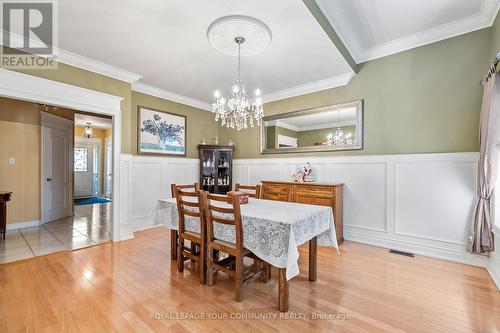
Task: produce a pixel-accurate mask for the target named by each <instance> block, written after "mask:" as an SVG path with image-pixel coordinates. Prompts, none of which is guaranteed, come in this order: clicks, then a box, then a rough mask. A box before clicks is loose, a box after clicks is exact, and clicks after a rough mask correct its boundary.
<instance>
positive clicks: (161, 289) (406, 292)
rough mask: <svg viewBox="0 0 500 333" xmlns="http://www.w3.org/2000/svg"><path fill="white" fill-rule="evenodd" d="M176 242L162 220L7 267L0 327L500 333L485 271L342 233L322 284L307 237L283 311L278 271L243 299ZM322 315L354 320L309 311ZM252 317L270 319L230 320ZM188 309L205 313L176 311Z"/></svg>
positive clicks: (323, 269)
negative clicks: (125, 236)
mask: <svg viewBox="0 0 500 333" xmlns="http://www.w3.org/2000/svg"><path fill="white" fill-rule="evenodd" d="M169 244H170V232H169V230H168V229H164V228H157V229H152V230H147V231H143V232H139V233H136V238H135V239H133V240H130V241H126V242H121V243H117V244H110V243H107V244H103V245H98V246H94V247H91V248H86V249H82V250H78V251H73V252H62V253H56V254H52V255H47V256H42V257H36V258H32V259H27V260H25V261H21V262H15V263H10V264H4V265H0V332H20V331H31V332H115V331H120V332H166V331H168V332H201V331H203V332H228V331H233V332H277V331H281V332H292V331H301V332H312V331H322V332H402V331H406V332H433V333H434V332H464V333H465V332H498V331H500V291H498V290H497V289H496V287H495V286H494V284H493V282H492V281H491V279H490V277H489V276H488V273H487V272H486V270H484V269H481V268H477V267H471V266H466V265H461V264H456V263H451V262H446V261H441V260H436V259H431V258H426V257H421V256H417V257H416V258H407V257H401V256H397V255H394V254H389V253H388V251H387V250H386V249H382V248H377V247H371V246H368V245H362V244H357V243H351V242H345V243H343V245H342V246H341V249H340V254H337V252H336V251H335V250H334V249H330V248H324V247H320V248H319V251H318V276H317V281H316V282H310V281H309V279H308V270H307V265H308V256H307V251H308V247H307V244H306V245H305V246H303V247H302V248H301V275H300V276H298V277H296V278H294V279H293V280H292V281H291V283H290V312H289V313H287V314H280V313H279V312H278V311H277V308H276V305H277V302H278V294H277V274H276V273H277V271H276V270H274V271H273V277H272V280H271V281H269V282H268V283H266V284H263V283H259V282H254V283H251V284H249V285H247V286H246V287H245V288H243V297H242V299H243V301H242V302H241V303H236V302H235V301H234V300H233V298H234V292H233V291H234V288H233V281H232V280H230V279H228V278H227V277H226V276H225V275H224V274H219V275H218V276H217V279H216V283H215V285H214V286H213V287H208V286H206V285H200V283H199V282H198V275H197V273H196V272H193V270H192V266H191V263H187V264H186V267H185V270H184V273H178V272H177V270H176V265H175V261H174V262H171V261H170V246H169ZM181 287H182V288H181ZM181 291H182V292H183V295H182V297H180V296H181V295H180V292H181ZM315 313H316V314H344V315H346V316H347V319H343V320H342V319H336V320H334V319H321V320H319V319H318V320H312V319H311V316H312V315H313V314H315ZM249 314H253V315H260V316H268V318H267V319H265V320H237V319H232V320H230V319H229V318H231V317H240V316H243V315H247V316H248V315H249ZM189 315H192V316H195V315H199V316H202V315H203V316H205V319H200V320H195V319H183V318H178V319H175V318H173V317H175V316H178V317H180V316H189ZM209 315H210V316H217V318H219V319H208V316H209ZM274 315H276V316H277V318H276V319H275V318H273V317H272V316H274ZM304 315H305V316H308V319H303V318H302V316H304ZM168 316H170V317H168ZM225 316H228V319H227V320H222V319H221V318H224V317H225ZM280 316H288V317H287V318H286V319H285V318H281V319H280ZM339 316H340V315H339ZM294 317H295V318H294Z"/></svg>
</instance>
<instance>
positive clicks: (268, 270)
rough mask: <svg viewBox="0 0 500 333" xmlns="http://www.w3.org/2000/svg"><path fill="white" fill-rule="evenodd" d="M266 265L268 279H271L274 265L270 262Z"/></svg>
mask: <svg viewBox="0 0 500 333" xmlns="http://www.w3.org/2000/svg"><path fill="white" fill-rule="evenodd" d="M266 266H267V280H271V273H272V272H271V267H273V266H271V264H268V263H266Z"/></svg>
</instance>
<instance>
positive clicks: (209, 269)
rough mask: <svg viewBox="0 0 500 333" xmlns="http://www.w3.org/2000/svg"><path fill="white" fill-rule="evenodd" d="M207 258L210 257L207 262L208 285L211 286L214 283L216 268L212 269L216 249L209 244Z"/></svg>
mask: <svg viewBox="0 0 500 333" xmlns="http://www.w3.org/2000/svg"><path fill="white" fill-rule="evenodd" d="M207 253H208V255H207V259H208V264H207V285H208V286H209V287H211V286H213V285H214V270H213V269H212V263H213V262H214V251H213V250H212V248H211V247H210V246H209V247H208V251H207Z"/></svg>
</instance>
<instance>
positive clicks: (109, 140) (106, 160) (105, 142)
mask: <svg viewBox="0 0 500 333" xmlns="http://www.w3.org/2000/svg"><path fill="white" fill-rule="evenodd" d="M110 142H111V163H110V164H111V187H110V188H109V191H106V189H108V187H107V186H106V185H105V184H106V183H107V177H108V172H107V170H108V153H107V149H108V143H110ZM102 149H103V152H104V170H103V180H102V192H103V193H102V195H103V196H105V197H108V192H109V197H110V198H111V194H112V193H113V134H111V136H108V137H105V138H104V147H103V148H102Z"/></svg>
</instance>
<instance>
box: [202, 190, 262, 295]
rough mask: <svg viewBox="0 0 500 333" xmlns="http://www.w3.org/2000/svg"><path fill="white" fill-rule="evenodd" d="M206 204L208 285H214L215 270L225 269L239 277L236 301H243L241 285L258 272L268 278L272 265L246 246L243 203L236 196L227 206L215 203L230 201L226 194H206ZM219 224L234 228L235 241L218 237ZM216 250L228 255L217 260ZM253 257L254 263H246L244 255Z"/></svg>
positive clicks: (237, 279)
mask: <svg viewBox="0 0 500 333" xmlns="http://www.w3.org/2000/svg"><path fill="white" fill-rule="evenodd" d="M203 196H204V200H205V201H206V203H205V204H204V207H205V215H206V222H207V255H206V257H207V284H208V285H209V286H212V285H213V284H214V273H215V272H217V271H223V272H225V273H228V274H229V275H230V276H232V277H234V278H235V279H236V285H235V300H236V301H237V302H241V288H242V286H243V285H244V284H245V283H247V282H249V281H251V280H252V279H253V278H255V277H257V275H258V274H259V276H260V279H261V281H262V282H266V281H267V279H268V269H269V267H270V265H269V264H267V263H266V262H264V261H263V260H261V259H260V258H258V257H257V256H255V255H254V254H253V253H252V252H251V251H250V250H248V249H246V248H245V247H243V227H242V222H241V211H240V202H239V198H238V196H237V195H236V196H234V197H233V204H232V207H230V208H226V207H221V205H220V204H219V205H218V206H216V205H214V202H219V203H220V202H227V196H221V195H213V194H208V193H207V192H204V193H203ZM215 223H219V224H223V225H229V226H232V227H234V228H235V234H236V239H235V243H230V242H227V241H224V240H220V239H217V238H216V237H215V235H214V224H215ZM214 251H219V252H224V253H227V254H228V257H226V258H224V259H221V260H218V259H217V257H215V256H214V255H213V252H214ZM244 257H249V258H251V259H253V265H251V266H250V267H244V266H243V258H244Z"/></svg>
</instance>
